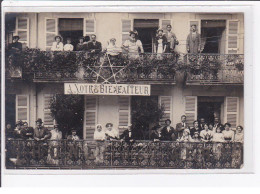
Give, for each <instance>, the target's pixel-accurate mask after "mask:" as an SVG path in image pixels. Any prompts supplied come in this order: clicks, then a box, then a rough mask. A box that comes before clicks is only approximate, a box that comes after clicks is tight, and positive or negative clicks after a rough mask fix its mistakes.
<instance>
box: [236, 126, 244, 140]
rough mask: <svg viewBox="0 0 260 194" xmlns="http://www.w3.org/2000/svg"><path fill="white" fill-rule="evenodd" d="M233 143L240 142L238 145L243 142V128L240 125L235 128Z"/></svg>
mask: <svg viewBox="0 0 260 194" xmlns="http://www.w3.org/2000/svg"><path fill="white" fill-rule="evenodd" d="M234 142H240V143H243V142H244V134H243V127H242V126H241V125H239V126H237V130H236V133H235V137H234Z"/></svg>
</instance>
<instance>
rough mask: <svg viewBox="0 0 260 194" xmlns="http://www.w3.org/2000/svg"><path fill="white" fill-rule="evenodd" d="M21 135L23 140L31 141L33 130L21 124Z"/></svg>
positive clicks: (25, 124)
mask: <svg viewBox="0 0 260 194" xmlns="http://www.w3.org/2000/svg"><path fill="white" fill-rule="evenodd" d="M21 135H22V138H23V139H33V128H32V127H29V126H28V123H27V122H24V123H23V127H22V131H21Z"/></svg>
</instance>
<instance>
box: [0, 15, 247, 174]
mask: <svg viewBox="0 0 260 194" xmlns="http://www.w3.org/2000/svg"><path fill="white" fill-rule="evenodd" d="M4 21H5V31H4V33H5V34H4V36H5V40H4V41H5V51H4V52H5V56H4V57H5V58H4V59H5V131H4V134H3V135H4V137H5V153H4V154H5V155H4V158H5V167H4V168H5V169H12V170H16V171H19V170H20V169H23V170H24V169H34V170H41V169H45V170H48V169H62V170H71V169H73V170H88V169H97V170H98V169H102V170H104V169H242V168H243V165H244V162H243V161H244V130H245V131H246V130H248V129H247V128H244V13H242V12H241V13H234V12H232V13H227V12H222V13H210V12H207V13H204V12H201V13H199V12H196V13H195V12H165V13H164V12H162V13H158V12H156V13H155V12H150V13H148V12H142V13H141V12H136V13H135V12H74V13H70V12H5V14H4Z"/></svg>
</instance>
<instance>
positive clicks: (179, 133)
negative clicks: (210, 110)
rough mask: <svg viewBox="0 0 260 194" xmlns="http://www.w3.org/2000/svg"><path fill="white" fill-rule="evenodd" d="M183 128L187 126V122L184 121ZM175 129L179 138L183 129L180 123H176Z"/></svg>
mask: <svg viewBox="0 0 260 194" xmlns="http://www.w3.org/2000/svg"><path fill="white" fill-rule="evenodd" d="M185 128H189V125H188V123H185ZM176 130H177V132H178V138H181V137H182V134H183V131H184V128H183V125H182V123H177V125H176Z"/></svg>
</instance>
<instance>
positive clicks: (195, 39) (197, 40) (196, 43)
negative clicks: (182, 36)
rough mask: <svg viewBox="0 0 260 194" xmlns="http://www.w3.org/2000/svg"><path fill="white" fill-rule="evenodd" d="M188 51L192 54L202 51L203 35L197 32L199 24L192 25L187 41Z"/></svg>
mask: <svg viewBox="0 0 260 194" xmlns="http://www.w3.org/2000/svg"><path fill="white" fill-rule="evenodd" d="M186 48H187V52H188V53H190V54H197V53H200V52H201V51H202V50H201V37H200V34H199V33H198V32H197V26H196V25H195V24H192V25H191V32H190V34H189V35H188V37H187V41H186Z"/></svg>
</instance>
